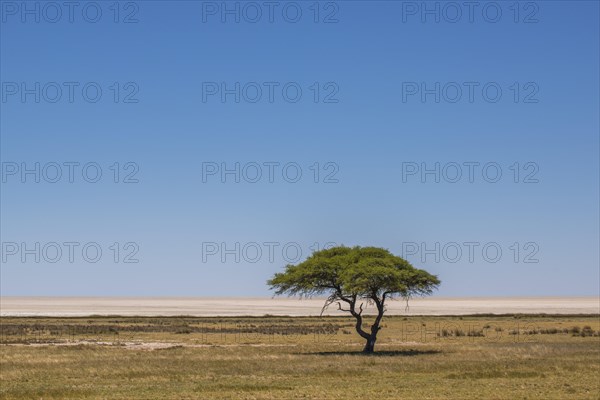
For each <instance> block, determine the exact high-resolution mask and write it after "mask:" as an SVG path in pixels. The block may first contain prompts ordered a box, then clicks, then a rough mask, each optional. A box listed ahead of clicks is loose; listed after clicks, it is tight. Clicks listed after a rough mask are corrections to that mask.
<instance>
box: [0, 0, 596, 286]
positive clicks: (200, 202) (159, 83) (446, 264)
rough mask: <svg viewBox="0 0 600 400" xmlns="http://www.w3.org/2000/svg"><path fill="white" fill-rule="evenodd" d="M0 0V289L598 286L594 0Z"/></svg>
mask: <svg viewBox="0 0 600 400" xmlns="http://www.w3.org/2000/svg"><path fill="white" fill-rule="evenodd" d="M0 4H1V7H2V20H1V39H0V44H1V55H0V67H1V81H2V103H1V104H0V105H1V107H2V110H1V118H0V120H1V122H0V124H1V125H0V127H1V158H2V191H1V236H2V238H1V239H2V267H1V278H2V279H1V286H0V287H1V291H2V295H5V296H7V295H97V296H109V295H121V296H123V295H129V296H219V295H222V296H265V295H270V292H269V291H268V288H267V286H266V284H265V282H266V280H267V279H268V278H269V277H270V276H271V275H272V274H273V273H275V272H277V271H280V270H281V269H282V268H283V267H284V266H285V264H286V263H288V262H296V261H297V260H301V259H303V258H305V257H306V256H307V255H308V254H309V253H310V252H311V251H312V250H314V249H316V248H322V247H324V246H328V245H331V244H332V243H336V244H345V245H373V246H381V247H386V248H389V249H390V250H391V251H393V252H394V253H396V254H398V255H403V256H404V257H405V258H407V259H408V260H409V261H410V262H412V263H413V265H415V266H417V267H420V268H425V269H427V270H428V271H430V272H432V273H435V274H438V275H439V277H440V279H441V280H442V286H441V288H440V290H439V292H438V294H439V295H443V296H515V295H532V296H535V295H544V296H562V295H564V296H576V295H582V296H583V295H588V296H589V295H598V291H599V280H600V276H599V263H600V261H599V249H598V247H599V246H598V245H599V240H600V238H599V218H600V217H599V206H598V204H599V188H598V186H599V130H600V128H599V115H598V113H599V79H598V76H599V47H600V46H599V37H600V35H599V3H598V2H597V1H537V2H520V3H515V2H503V1H501V2H475V3H470V4H471V5H469V6H466V5H464V4H463V2H457V3H452V2H451V3H447V2H427V3H426V6H425V7H427V8H426V9H424V8H423V6H422V2H401V1H396V2H395V1H368V2H367V1H338V2H320V3H315V2H314V1H297V2H273V3H264V2H257V3H252V2H250V3H247V2H227V3H226V6H225V7H226V9H224V8H223V7H224V6H223V5H222V2H220V1H219V2H200V1H137V2H136V1H134V2H120V3H118V4H117V6H115V2H113V1H108V2H104V1H99V2H85V1H83V2H76V3H74V4H73V5H72V6H65V5H62V4H63V2H56V3H52V2H51V3H47V2H27V3H22V2H20V1H19V2H11V1H2V2H1V3H0ZM23 4H26V5H25V6H24V5H23ZM515 4H516V5H515ZM457 5H458V7H457ZM23 7H27V9H24V8H23ZM70 7H72V8H70ZM436 10H439V11H436ZM36 19H38V20H39V22H38V21H36ZM236 19H238V21H236ZM436 19H437V21H436ZM94 21H96V22H94ZM115 21H117V22H115ZM315 21H317V22H315ZM126 22H127V23H126ZM98 90H100V91H101V95H99V92H98ZM299 93H301V96H299ZM36 163H38V164H36ZM115 163H117V164H115ZM27 171H32V172H27ZM259 171H260V172H259ZM98 172H100V173H101V174H102V175H101V176H97V173H98ZM117 172H118V173H117ZM223 172H224V174H223ZM423 172H425V173H424V174H423ZM299 173H301V176H299V175H298V174H299ZM498 173H500V174H501V175H498ZM36 180H39V182H36ZM115 180H116V181H117V183H115ZM236 180H239V182H236ZM71 181H72V182H71ZM315 181H316V182H315ZM436 181H437V182H436ZM115 243H116V245H115ZM98 251H101V254H99V255H96V252H98ZM36 259H37V260H36ZM38 261H39V262H38ZM134 261H137V262H134Z"/></svg>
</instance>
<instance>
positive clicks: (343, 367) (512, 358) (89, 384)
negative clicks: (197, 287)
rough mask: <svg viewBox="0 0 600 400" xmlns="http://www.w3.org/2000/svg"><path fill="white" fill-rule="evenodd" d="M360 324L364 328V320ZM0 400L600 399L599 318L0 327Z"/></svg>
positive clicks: (119, 320)
mask: <svg viewBox="0 0 600 400" xmlns="http://www.w3.org/2000/svg"><path fill="white" fill-rule="evenodd" d="M366 319H367V320H366V321H365V322H366V323H369V318H366ZM0 323H1V334H0V342H1V344H0V349H1V352H0V353H1V354H0V361H1V368H0V380H1V387H0V398H2V399H6V400H8V399H109V398H110V399H349V398H378V399H382V398H385V399H599V398H600V336H599V335H600V319H599V316H598V315H546V314H543V315H542V314H539V315H523V314H511V315H476V316H410V317H403V316H388V317H385V318H384V325H383V329H382V330H381V332H380V334H379V337H378V342H377V345H376V347H375V351H376V353H375V354H371V355H367V354H362V353H361V350H362V347H363V346H364V343H363V340H362V339H361V338H360V337H359V336H358V335H357V334H356V332H355V330H354V324H353V320H352V319H351V318H348V317H337V316H335V317H331V316H330V317H280V316H264V317H183V316H182V317H177V316H173V317H118V316H90V317H10V316H9V317H6V316H5V317H1V318H0Z"/></svg>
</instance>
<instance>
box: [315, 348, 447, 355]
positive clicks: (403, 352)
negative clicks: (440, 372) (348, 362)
mask: <svg viewBox="0 0 600 400" xmlns="http://www.w3.org/2000/svg"><path fill="white" fill-rule="evenodd" d="M441 352H442V351H441V350H412V349H411V350H380V351H377V350H376V351H375V352H374V353H363V352H362V351H320V352H316V353H306V354H310V355H316V356H364V357H412V356H425V355H432V354H440V353H441Z"/></svg>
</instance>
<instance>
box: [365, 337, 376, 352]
mask: <svg viewBox="0 0 600 400" xmlns="http://www.w3.org/2000/svg"><path fill="white" fill-rule="evenodd" d="M376 340H377V336H373V335H371V336H369V338H368V339H367V344H365V348H364V349H363V353H369V354H370V353H373V352H375V341H376Z"/></svg>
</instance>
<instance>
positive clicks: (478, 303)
mask: <svg viewBox="0 0 600 400" xmlns="http://www.w3.org/2000/svg"><path fill="white" fill-rule="evenodd" d="M323 303H324V300H323V299H320V298H319V299H307V300H298V299H294V298H275V299H271V298H244V297H240V298H228V297H223V298H209V297H206V298H200V297H187V298H177V297H154V298H151V297H0V315H1V316H87V315H122V316H132V315H137V316H154V315H155V316H171V315H190V316H249V315H253V316H263V315H265V314H270V315H290V316H302V315H319V314H320V312H321V307H322V306H323ZM409 306H410V307H409V308H408V309H406V303H405V302H403V301H390V302H388V304H387V308H388V311H387V314H388V315H467V314H488V313H490V314H509V313H546V314H597V313H600V298H599V297H519V298H517V297H496V298H441V297H431V298H425V299H413V300H411V301H410V303H409ZM372 312H373V307H367V309H366V311H365V313H367V314H368V313H372ZM325 314H326V315H341V314H343V315H345V313H341V312H340V311H337V307H336V306H331V307H330V308H329V310H328V311H327V312H326V313H325Z"/></svg>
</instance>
